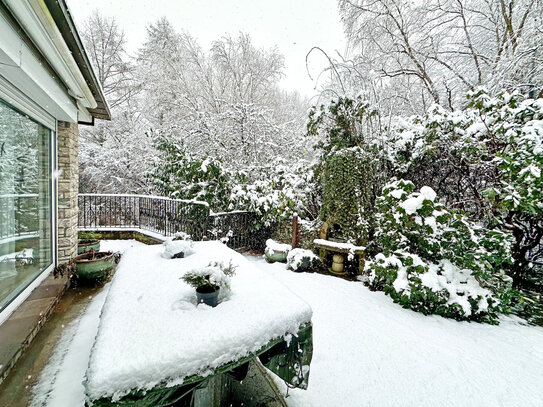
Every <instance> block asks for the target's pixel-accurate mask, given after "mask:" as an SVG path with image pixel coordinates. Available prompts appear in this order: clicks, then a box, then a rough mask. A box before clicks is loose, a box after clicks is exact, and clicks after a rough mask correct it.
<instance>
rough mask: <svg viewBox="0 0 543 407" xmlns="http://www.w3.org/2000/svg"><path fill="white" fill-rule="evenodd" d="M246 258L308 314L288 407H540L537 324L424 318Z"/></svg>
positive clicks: (355, 290) (352, 287) (357, 289)
mask: <svg viewBox="0 0 543 407" xmlns="http://www.w3.org/2000/svg"><path fill="white" fill-rule="evenodd" d="M249 258H250V259H251V260H252V261H253V262H254V264H255V265H256V266H257V267H259V268H261V269H262V270H265V271H267V272H268V273H269V275H271V276H273V277H275V278H276V279H278V280H279V281H281V282H282V283H283V284H285V285H286V286H287V287H289V288H290V289H291V290H292V291H294V292H295V293H296V294H298V295H299V296H300V297H302V298H303V299H304V300H305V301H307V302H308V303H309V305H311V308H312V309H313V318H312V321H313V346H314V353H313V361H312V363H311V373H310V376H309V389H308V390H307V391H304V390H296V389H295V390H289V397H288V398H287V403H288V404H289V406H293V407H301V406H304V407H319V406H322V407H329V406H349V407H356V406H379V407H380V406H417V407H422V406H480V407H481V406H489V407H494V406H534V407H535V406H538V407H539V406H543V328H539V327H532V326H523V325H521V324H519V322H518V321H516V320H513V319H510V318H507V319H504V320H503V321H502V322H501V324H500V325H499V326H490V325H483V324H478V323H468V322H457V321H454V320H449V319H445V318H441V317H438V316H430V317H425V316H424V315H422V314H418V313H416V312H413V311H410V310H405V309H403V308H401V307H400V306H398V305H397V304H394V303H393V302H392V300H391V299H390V297H386V296H385V295H384V294H383V293H382V292H371V291H369V290H368V289H367V288H366V287H364V285H362V283H359V282H349V281H345V280H342V279H339V278H335V277H331V276H325V275H320V274H308V273H294V272H292V271H288V270H286V267H285V265H284V264H281V263H274V264H267V263H266V262H265V261H264V260H263V259H259V258H254V257H249ZM277 384H278V385H279V386H280V388H281V389H282V390H283V391H284V392H286V387H285V386H284V384H283V383H282V382H280V381H279V380H277Z"/></svg>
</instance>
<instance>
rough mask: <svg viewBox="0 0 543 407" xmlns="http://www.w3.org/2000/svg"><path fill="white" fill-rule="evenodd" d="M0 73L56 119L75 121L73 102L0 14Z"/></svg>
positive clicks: (75, 109)
mask: <svg viewBox="0 0 543 407" xmlns="http://www.w3.org/2000/svg"><path fill="white" fill-rule="evenodd" d="M0 75H1V76H3V77H4V78H5V79H6V80H8V81H9V82H10V83H12V84H13V85H14V86H16V87H17V89H19V90H20V91H21V92H22V93H24V94H25V95H26V96H28V97H29V98H30V99H32V100H33V101H34V102H35V103H36V104H38V105H39V106H40V107H42V108H43V109H44V110H46V111H47V112H48V113H49V114H51V115H52V116H53V117H54V118H56V119H57V120H62V121H67V122H77V105H76V103H75V101H74V99H73V98H72V97H70V95H68V94H67V93H66V89H65V88H64V87H62V86H61V84H60V83H59V82H58V81H57V79H56V78H54V77H52V76H51V73H50V71H49V70H48V69H47V68H46V67H44V66H43V63H42V62H41V61H40V60H39V59H38V57H37V56H36V55H35V54H34V52H33V51H32V50H31V49H30V47H29V46H28V45H27V44H26V42H25V41H24V40H23V39H22V38H21V37H20V36H19V34H18V33H17V32H16V31H15V30H14V29H13V27H12V26H11V24H10V23H9V22H8V21H7V20H6V18H5V16H4V15H3V14H1V13H0Z"/></svg>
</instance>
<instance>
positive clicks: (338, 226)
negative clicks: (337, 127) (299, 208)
mask: <svg viewBox="0 0 543 407" xmlns="http://www.w3.org/2000/svg"><path fill="white" fill-rule="evenodd" d="M374 176H375V165H374V163H373V162H372V161H371V160H369V159H368V157H367V156H366V154H365V152H364V151H363V150H362V149H361V148H360V147H352V148H348V149H345V150H339V151H336V152H335V153H334V154H331V155H329V157H328V159H327V160H326V162H325V163H324V174H323V178H322V180H323V200H322V208H321V212H320V217H321V220H323V221H325V222H328V224H329V225H332V226H333V227H334V228H335V229H333V230H331V232H332V233H333V234H334V235H335V236H338V235H339V236H342V237H344V238H346V239H348V240H350V241H353V242H356V243H362V242H366V241H367V238H368V228H369V224H368V219H369V214H370V213H371V207H372V201H373V200H372V185H373V178H374Z"/></svg>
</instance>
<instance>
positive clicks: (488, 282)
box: [365, 180, 512, 322]
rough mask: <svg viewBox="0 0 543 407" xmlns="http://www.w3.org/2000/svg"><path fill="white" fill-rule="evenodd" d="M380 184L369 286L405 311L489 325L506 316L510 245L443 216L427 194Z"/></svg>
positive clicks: (407, 185) (455, 216)
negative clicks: (498, 316) (503, 299)
mask: <svg viewBox="0 0 543 407" xmlns="http://www.w3.org/2000/svg"><path fill="white" fill-rule="evenodd" d="M414 189H415V187H414V185H413V183H412V182H410V181H404V180H399V181H393V182H391V183H390V184H388V185H386V186H385V188H384V189H383V193H382V195H381V196H380V197H379V198H378V199H377V202H376V216H375V233H374V242H373V245H374V248H373V251H374V252H375V253H377V254H376V255H375V256H374V257H372V258H370V259H369V260H368V261H367V262H366V265H365V273H366V278H367V281H368V283H369V285H370V287H372V288H373V289H378V290H383V291H385V292H386V293H387V294H389V295H390V296H391V297H392V298H393V299H394V301H396V302H399V303H400V304H401V305H402V306H404V307H406V308H412V309H414V310H417V311H421V312H423V313H425V314H430V313H436V314H439V315H443V316H446V317H452V318H456V319H459V320H462V319H472V320H479V321H487V322H492V321H494V320H495V317H496V314H497V313H498V312H500V311H502V310H506V304H502V303H500V300H499V298H501V297H502V296H506V295H505V294H506V292H507V290H508V284H507V283H508V279H507V278H506V277H505V276H504V273H503V270H504V267H505V266H506V265H507V264H510V263H511V261H512V258H511V240H510V238H509V236H508V235H507V234H505V233H503V232H500V231H498V230H487V229H484V228H483V227H481V226H479V225H477V224H475V223H473V222H471V221H470V220H468V218H467V217H465V216H464V215H462V214H460V213H458V212H455V211H451V210H449V209H447V208H446V207H445V206H444V205H442V204H440V203H439V202H438V201H437V200H436V198H437V197H436V193H435V192H434V191H433V190H432V189H431V188H429V187H423V188H421V190H420V192H416V191H415V190H414Z"/></svg>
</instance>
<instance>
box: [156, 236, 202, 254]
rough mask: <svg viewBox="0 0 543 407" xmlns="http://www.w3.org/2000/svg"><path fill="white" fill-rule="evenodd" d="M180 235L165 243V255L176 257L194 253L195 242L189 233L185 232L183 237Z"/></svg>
mask: <svg viewBox="0 0 543 407" xmlns="http://www.w3.org/2000/svg"><path fill="white" fill-rule="evenodd" d="M181 233H183V232H181ZM178 237H179V236H177V235H176V236H175V237H174V238H173V239H168V240H166V241H165V242H164V243H163V245H164V252H163V253H162V255H163V257H165V258H167V259H171V258H174V257H187V256H189V255H191V254H192V252H193V246H194V242H193V241H192V240H190V237H189V236H188V235H187V234H184V235H183V236H182V238H178Z"/></svg>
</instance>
